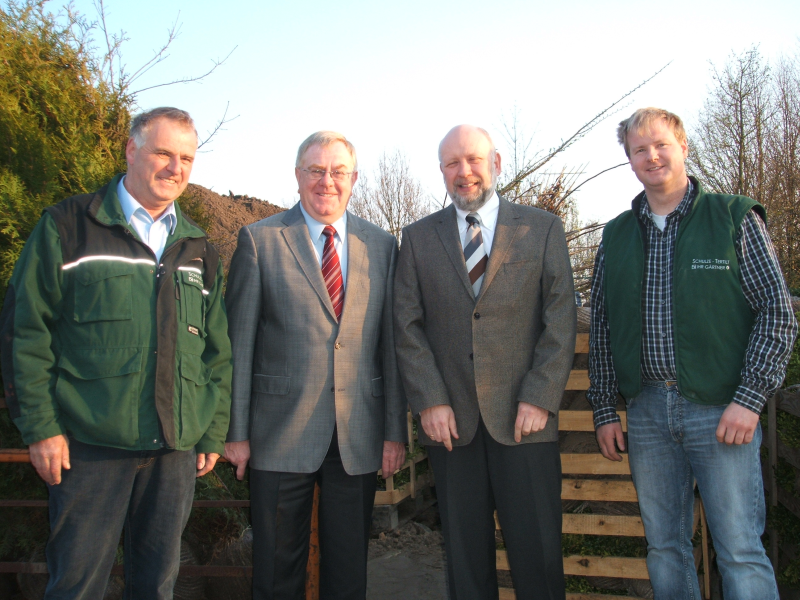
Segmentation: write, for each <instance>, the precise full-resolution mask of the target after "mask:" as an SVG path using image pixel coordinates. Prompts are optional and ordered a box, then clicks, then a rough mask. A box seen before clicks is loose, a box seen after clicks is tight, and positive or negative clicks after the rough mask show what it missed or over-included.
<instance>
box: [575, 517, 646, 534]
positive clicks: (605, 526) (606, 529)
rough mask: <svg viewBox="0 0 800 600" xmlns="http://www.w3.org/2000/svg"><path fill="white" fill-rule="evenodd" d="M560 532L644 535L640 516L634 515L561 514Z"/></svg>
mask: <svg viewBox="0 0 800 600" xmlns="http://www.w3.org/2000/svg"><path fill="white" fill-rule="evenodd" d="M562 532H563V533H576V534H584V535H586V534H588V535H618V536H626V537H644V525H642V519H641V517H637V516H635V515H631V516H624V515H573V514H569V513H567V514H565V515H562Z"/></svg>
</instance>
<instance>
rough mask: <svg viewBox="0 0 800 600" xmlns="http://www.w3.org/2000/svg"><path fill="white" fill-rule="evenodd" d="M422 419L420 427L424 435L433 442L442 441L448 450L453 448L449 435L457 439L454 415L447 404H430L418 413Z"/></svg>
mask: <svg viewBox="0 0 800 600" xmlns="http://www.w3.org/2000/svg"><path fill="white" fill-rule="evenodd" d="M419 418H420V421H422V429H423V430H424V431H425V435H427V436H428V437H429V438H431V439H432V440H433V441H434V442H444V447H445V448H447V449H448V450H452V449H453V442H452V441H450V438H451V437H454V438H456V439H458V430H457V429H456V415H455V413H454V412H453V409H452V408H451V407H450V406H449V405H448V404H440V405H438V406H431V407H430V408H426V409H425V410H423V411H422V412H421V413H419Z"/></svg>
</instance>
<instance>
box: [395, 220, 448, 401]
mask: <svg viewBox="0 0 800 600" xmlns="http://www.w3.org/2000/svg"><path fill="white" fill-rule="evenodd" d="M411 238H412V236H411V235H410V234H409V233H408V229H404V230H403V243H402V246H401V248H400V255H399V258H398V259H397V272H396V274H395V278H394V336H395V339H394V343H395V348H396V349H397V365H398V367H399V368H400V378H401V381H402V383H403V389H404V390H405V393H406V397H407V398H408V403H409V404H410V405H411V412H412V413H413V414H415V415H418V414H419V413H420V412H422V411H423V410H425V409H426V408H431V407H432V406H440V405H444V404H446V405H448V406H449V405H450V398H449V396H448V394H447V387H446V386H445V383H444V379H443V378H442V374H441V372H440V371H439V368H438V367H437V365H436V358H435V357H434V355H433V350H432V349H431V346H430V343H429V342H428V338H427V335H426V334H425V309H424V307H423V304H422V291H421V290H420V284H419V275H418V271H417V267H416V262H415V261H416V259H415V256H414V248H413V241H412V239H411Z"/></svg>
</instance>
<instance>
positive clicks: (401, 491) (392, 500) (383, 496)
mask: <svg viewBox="0 0 800 600" xmlns="http://www.w3.org/2000/svg"><path fill="white" fill-rule="evenodd" d="M432 482H433V478H432V477H431V473H430V471H429V472H427V473H425V474H423V475H420V476H418V477H417V482H416V489H417V490H421V489H423V488H426V487H428V486H430V485H432ZM410 495H411V485H410V482H409V483H404V484H403V485H401V486H400V487H399V488H395V489H393V490H386V491H384V490H378V491H376V492H375V506H392V505H394V504H397V503H398V502H400V501H401V500H404V499H406V498H408V497H409V496H410Z"/></svg>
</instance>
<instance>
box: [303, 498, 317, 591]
mask: <svg viewBox="0 0 800 600" xmlns="http://www.w3.org/2000/svg"><path fill="white" fill-rule="evenodd" d="M306 600H319V484H318V483H316V484H314V506H313V507H312V509H311V538H310V539H309V541H308V564H307V565H306Z"/></svg>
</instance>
